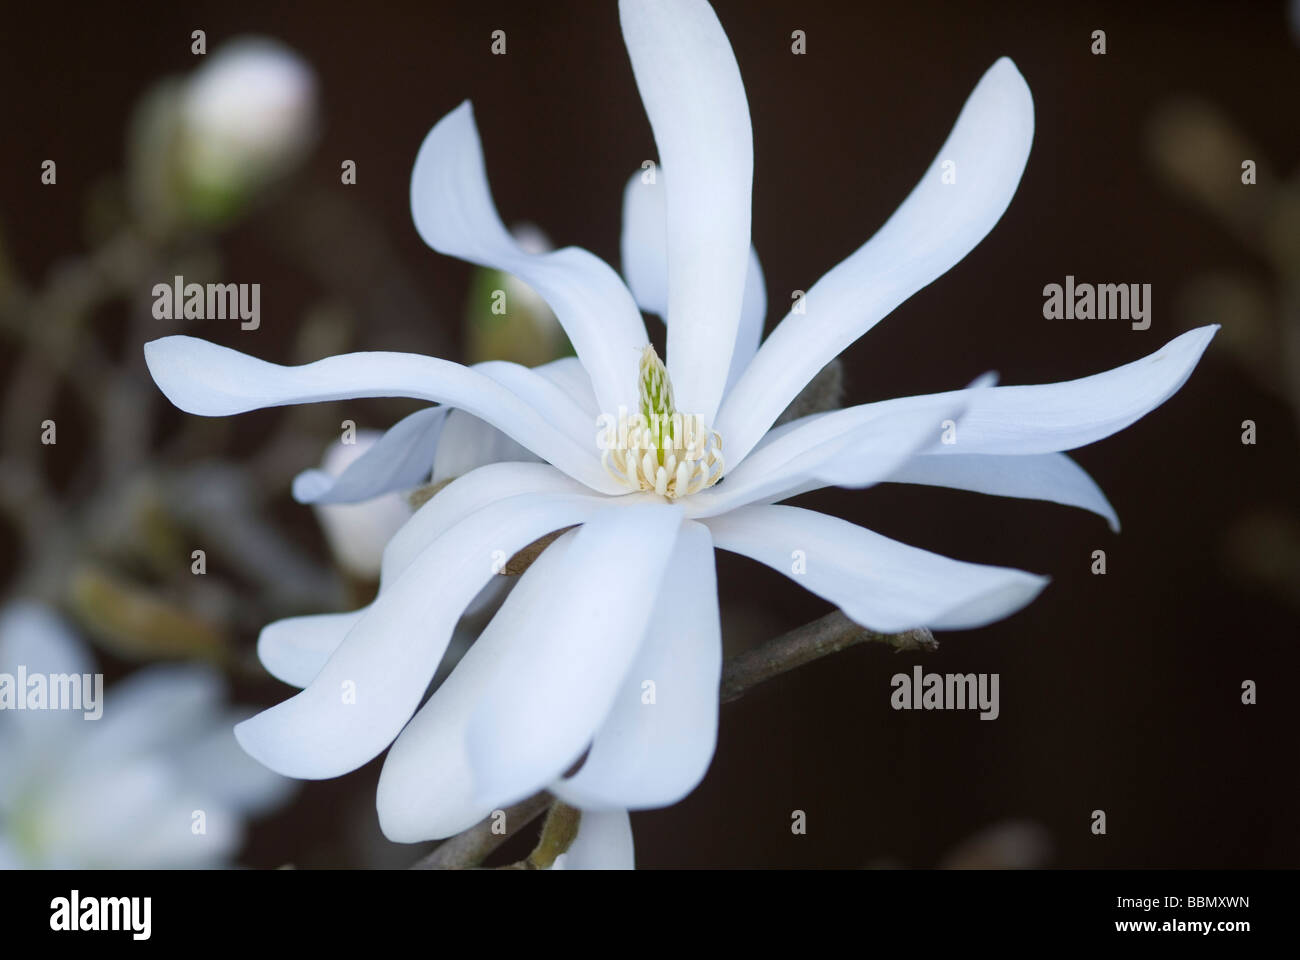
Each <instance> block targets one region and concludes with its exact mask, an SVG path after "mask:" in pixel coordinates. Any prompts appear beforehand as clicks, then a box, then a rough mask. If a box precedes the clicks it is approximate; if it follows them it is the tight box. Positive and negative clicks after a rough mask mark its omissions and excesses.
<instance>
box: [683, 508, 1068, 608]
mask: <svg viewBox="0 0 1300 960" xmlns="http://www.w3.org/2000/svg"><path fill="white" fill-rule="evenodd" d="M704 522H705V524H706V525H707V526H708V528H709V530H710V532H711V533H712V534H713V542H714V543H715V544H716V545H717V546H718V547H720V548H721V549H723V550H730V551H732V552H734V553H739V554H743V555H744V556H747V557H751V558H753V559H755V560H757V561H758V562H759V563H762V564H765V565H766V566H769V567H771V568H772V569H773V570H776V571H777V572H779V573H783V574H785V575H786V576H788V577H790V578H791V579H793V580H794V581H795V582H797V583H799V584H800V585H802V586H803V587H805V588H806V589H808V590H810V591H811V592H813V593H815V594H817V595H818V596H819V597H823V598H824V599H826V600H829V601H830V602H831V603H834V604H835V605H836V606H838V607H839V608H840V609H841V610H843V611H844V613H845V614H847V615H848V616H849V617H850V618H852V619H853V620H854V621H856V622H857V623H860V624H862V625H863V626H864V627H867V628H869V629H872V630H879V631H882V632H885V633H895V632H898V631H901V630H910V629H912V628H914V627H933V628H935V629H946V630H960V629H966V628H970V627H981V626H984V625H985V624H988V623H992V622H994V621H996V620H1001V619H1002V618H1004V617H1007V616H1010V615H1011V614H1012V613H1015V612H1016V611H1017V610H1019V609H1020V608H1021V607H1024V606H1025V605H1027V604H1028V603H1029V602H1030V601H1031V600H1033V599H1034V597H1036V596H1038V593H1039V592H1040V591H1041V590H1042V589H1043V587H1044V586H1046V584H1047V578H1046V577H1040V576H1036V575H1034V574H1032V573H1025V572H1024V571H1023V570H1013V569H1010V568H1008V567H990V566H984V565H983V564H975V563H964V562H962V561H960V560H952V559H949V558H948V557H943V556H940V555H939V554H937V553H930V552H929V551H928V550H921V549H918V548H917V547H910V546H907V545H906V544H903V543H899V542H897V541H896V540H890V539H889V538H888V537H882V536H881V535H880V534H878V533H873V532H872V531H870V530H866V529H863V528H862V527H859V526H855V525H854V524H851V523H848V522H846V521H844V520H840V519H839V518H837V517H830V516H827V515H826V514H823V513H817V512H815V511H812V510H803V509H801V508H799V507H785V506H771V505H759V506H752V507H745V508H743V509H741V510H737V511H733V512H732V513H728V514H726V515H725V516H721V517H713V518H711V519H709V520H706V521H704ZM796 564H797V565H796Z"/></svg>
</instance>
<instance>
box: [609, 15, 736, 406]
mask: <svg viewBox="0 0 1300 960" xmlns="http://www.w3.org/2000/svg"><path fill="white" fill-rule="evenodd" d="M619 15H620V20H621V22H622V25H623V40H624V42H625V43H626V44H627V51H628V56H629V57H631V60H632V72H633V73H634V74H635V75H636V83H637V88H638V89H639V90H640V91H641V100H642V101H643V102H644V104H645V110H646V114H647V116H649V118H650V125H651V127H652V128H653V129H654V135H655V144H656V146H657V147H658V149H659V157H660V160H661V161H662V163H663V166H664V168H665V169H667V170H670V171H671V172H672V175H671V177H670V178H669V179H668V180H666V181H665V183H664V185H663V188H664V189H665V190H666V194H665V197H664V200H665V207H666V224H667V231H666V249H667V260H668V321H669V322H668V373H669V375H670V376H671V377H672V381H673V391H674V393H675V395H676V399H677V408H678V409H679V410H682V411H684V412H688V413H691V414H700V415H702V416H703V417H704V419H705V421H706V422H707V423H712V422H713V420H714V415H715V414H716V413H717V410H718V404H719V402H720V401H721V399H722V391H723V387H724V386H725V385H726V379H727V371H728V369H729V368H730V364H731V355H732V351H733V349H734V347H735V344H736V330H737V327H738V325H739V322H740V305H741V301H742V298H743V296H744V292H745V275H746V272H747V269H748V266H749V225H750V192H751V188H752V186H753V178H754V137H753V132H752V130H751V128H750V123H749V104H748V102H747V101H746V99H745V87H744V84H743V83H741V80H740V69H739V68H738V67H737V66H736V58H735V55H734V54H733V53H732V51H731V44H730V43H729V42H728V41H727V35H726V34H725V33H724V32H723V30H722V25H721V24H720V23H718V18H717V15H716V14H714V12H713V8H712V7H710V6H709V5H708V4H707V3H705V2H704V0H620V2H619Z"/></svg>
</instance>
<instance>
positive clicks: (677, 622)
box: [551, 522, 722, 826]
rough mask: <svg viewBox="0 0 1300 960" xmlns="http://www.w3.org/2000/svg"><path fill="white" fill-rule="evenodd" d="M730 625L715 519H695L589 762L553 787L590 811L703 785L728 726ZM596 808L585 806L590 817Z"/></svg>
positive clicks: (643, 803) (686, 528) (652, 802)
mask: <svg viewBox="0 0 1300 960" xmlns="http://www.w3.org/2000/svg"><path fill="white" fill-rule="evenodd" d="M721 678H722V627H721V623H720V621H719V619H718V586H717V579H716V576H715V574H714V568H713V540H712V539H711V538H710V536H709V531H708V529H707V528H706V527H704V526H703V525H701V524H698V523H692V522H687V523H686V524H684V525H683V526H682V532H681V535H680V537H679V538H678V541H677V546H676V548H675V549H674V551H673V557H672V560H671V562H670V563H669V566H668V572H667V573H666V574H665V575H664V580H663V583H662V584H661V585H660V587H659V596H658V598H657V599H656V601H655V610H654V613H653V615H652V616H651V619H650V625H649V629H648V630H647V631H646V639H645V642H644V643H642V645H641V650H640V652H639V653H638V654H637V656H636V660H635V661H634V662H633V663H632V666H631V668H630V669H629V670H628V672H627V676H626V677H625V678H624V680H623V685H622V687H621V688H620V689H619V691H618V695H617V696H616V697H615V698H614V704H613V707H612V708H611V710H610V713H609V716H608V717H607V718H606V720H605V722H604V724H603V725H602V726H601V728H600V729H599V730H598V731H597V732H596V737H595V740H594V741H593V743H592V746H591V751H590V752H589V753H588V754H587V758H586V760H585V761H583V764H582V767H581V769H579V770H578V772H577V773H576V774H574V775H573V776H572V777H570V778H568V779H565V780H558V781H556V782H555V783H554V784H552V785H551V792H552V793H554V794H555V795H556V796H557V797H559V798H560V799H561V800H563V801H564V802H566V803H568V804H570V805H572V806H575V807H581V808H582V809H583V810H584V811H589V810H617V809H619V808H631V809H634V810H635V809H644V808H648V807H666V806H669V805H671V804H674V803H676V802H677V801H678V800H680V799H682V798H683V797H684V796H686V795H687V794H688V793H690V792H691V791H692V790H694V789H695V787H696V785H697V784H699V782H700V781H701V780H702V779H703V778H704V774H705V772H706V771H707V770H708V769H709V761H710V760H712V759H713V749H714V745H715V744H716V742H717V734H718V686H719V683H720V682H721ZM587 817H588V814H587V813H586V812H584V813H583V824H584V826H585V825H586V823H587Z"/></svg>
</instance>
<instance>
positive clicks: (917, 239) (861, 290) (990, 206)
mask: <svg viewBox="0 0 1300 960" xmlns="http://www.w3.org/2000/svg"><path fill="white" fill-rule="evenodd" d="M1033 136H1034V106H1033V100H1032V98H1031V97H1030V95H1029V87H1028V86H1026V85H1025V81H1024V78H1023V77H1021V75H1020V71H1018V70H1017V69H1016V67H1015V65H1014V64H1013V63H1012V62H1011V61H1010V60H1008V59H1007V58H1005V57H1003V58H1002V59H1001V60H999V61H998V62H997V63H995V64H994V65H993V66H992V67H991V68H990V69H989V71H988V72H987V73H985V74H984V76H983V77H982V78H981V79H980V82H979V83H978V84H977V85H976V86H975V90H974V91H973V92H972V93H971V95H970V98H969V99H968V100H967V101H966V105H965V106H964V107H963V108H962V111H961V114H960V115H959V116H958V117H957V123H956V125H955V126H954V127H953V129H952V133H951V134H949V136H948V139H947V141H946V142H945V143H944V145H943V146H942V147H941V148H940V150H939V153H938V154H937V155H936V156H935V159H934V162H933V163H932V164H931V165H930V169H929V170H927V171H926V173H925V176H923V177H922V178H921V181H920V183H918V184H917V186H916V187H915V189H913V190H912V192H911V194H910V195H909V196H908V197H907V199H906V200H904V201H903V203H902V205H901V206H900V207H899V208H898V209H897V210H896V211H895V212H894V215H893V216H892V217H890V218H889V220H888V221H886V223H885V225H884V226H883V227H881V228H880V229H879V230H878V231H877V232H876V234H875V236H873V237H872V238H871V239H870V240H868V241H867V242H866V243H865V244H863V246H861V247H859V248H858V250H857V251H856V252H855V253H853V254H852V255H851V256H850V257H849V258H848V259H847V260H845V261H843V262H842V263H840V264H839V265H838V266H836V267H835V268H834V269H832V270H831V271H830V272H829V273H827V274H826V275H825V276H823V277H822V278H821V279H820V280H818V281H817V282H816V283H815V284H814V285H813V286H812V288H811V289H810V290H809V291H808V293H807V294H806V295H805V297H804V300H803V311H804V312H803V313H802V314H794V313H791V314H789V315H787V316H786V318H785V319H784V320H782V321H781V322H780V323H779V324H778V325H777V327H776V329H775V330H773V331H772V334H771V335H770V336H769V337H768V338H767V340H766V341H765V342H764V343H763V346H762V347H760V348H759V351H758V353H757V354H756V355H755V356H754V360H753V362H752V363H751V364H750V365H749V368H748V369H747V370H746V371H745V373H744V374H743V375H742V376H741V378H740V380H739V381H738V382H737V383H736V386H735V388H734V389H733V390H732V391H731V392H730V393H729V394H728V395H727V400H726V403H724V404H723V407H722V410H721V412H720V413H719V416H718V419H717V420H716V421H715V422H714V425H715V427H716V428H717V429H718V431H719V432H720V433H721V434H722V437H723V442H724V443H725V444H726V451H727V462H728V463H729V464H730V465H731V466H732V467H733V468H734V467H735V466H736V465H738V464H739V463H740V462H741V461H742V460H743V459H744V458H745V455H746V454H748V453H749V451H750V450H751V449H752V448H753V447H754V444H756V443H757V442H758V440H759V438H761V437H762V435H763V433H764V431H766V430H767V428H768V427H769V426H771V424H772V423H773V422H774V421H775V420H776V418H777V417H778V416H780V415H781V411H783V410H784V409H785V408H786V407H787V406H788V405H789V404H790V401H791V400H793V399H794V398H795V396H797V395H798V393H799V391H800V390H801V389H803V386H804V384H806V383H808V381H809V380H811V379H812V378H813V377H814V376H816V375H817V372H818V371H820V370H821V369H822V367H824V366H825V365H826V364H827V363H829V362H830V361H831V360H832V359H833V358H834V357H836V356H837V355H839V353H840V352H841V351H843V350H844V349H845V348H846V347H848V346H849V344H851V343H853V341H855V340H857V339H858V337H860V336H862V334H864V333H866V332H867V331H868V330H869V329H871V327H873V326H874V325H875V324H876V323H877V322H879V321H880V320H881V319H882V318H883V317H885V316H887V315H888V314H889V313H890V312H891V311H892V310H893V309H894V308H895V307H897V306H898V305H899V304H900V303H902V302H903V301H904V300H906V299H907V298H908V297H910V296H912V294H914V293H916V291H918V290H920V289H921V288H922V287H925V286H927V285H928V284H930V283H932V282H933V281H934V280H936V279H937V278H939V277H940V276H942V275H943V274H944V273H946V272H947V271H948V270H950V269H951V268H952V267H953V266H954V265H955V264H956V263H957V262H958V261H960V260H961V259H962V258H963V257H965V256H966V254H968V253H969V252H970V251H971V250H972V249H974V247H975V245H976V244H978V243H979V242H980V241H981V240H982V239H983V238H984V237H985V235H987V234H988V232H989V231H990V230H992V229H993V226H994V225H995V224H996V223H997V222H998V220H999V219H1000V218H1001V217H1002V214H1003V212H1004V211H1005V210H1006V208H1007V205H1008V204H1009V203H1010V202H1011V197H1012V194H1014V193H1015V190H1016V186H1017V185H1018V184H1019V183H1020V175H1021V173H1023V171H1024V169H1025V161H1026V160H1027V159H1028V157H1029V146H1030V143H1031V141H1032V140H1033ZM949 161H951V162H952V163H953V164H954V166H953V167H950V168H946V167H945V164H947V163H948V162H949ZM946 170H954V171H955V173H956V180H955V182H948V183H945V182H944V180H945V176H944V174H945V171H946ZM947 179H949V180H951V178H947ZM669 358H670V359H671V351H670V354H669ZM675 376H676V375H675V374H674V378H675Z"/></svg>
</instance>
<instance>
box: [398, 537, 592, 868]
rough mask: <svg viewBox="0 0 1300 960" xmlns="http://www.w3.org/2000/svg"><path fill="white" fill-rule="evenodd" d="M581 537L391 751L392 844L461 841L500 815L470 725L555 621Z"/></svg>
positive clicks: (545, 568)
mask: <svg viewBox="0 0 1300 960" xmlns="http://www.w3.org/2000/svg"><path fill="white" fill-rule="evenodd" d="M576 536H577V531H573V530H571V531H569V532H568V533H566V534H564V535H563V536H561V537H559V538H558V539H557V540H556V541H555V542H554V543H552V544H551V545H550V546H549V547H547V548H546V549H545V550H543V551H542V553H541V554H539V555H538V557H537V559H536V560H534V561H533V563H532V565H531V566H529V568H528V569H527V570H525V571H524V573H523V575H522V576H521V577H520V578H519V583H518V584H516V586H515V588H514V589H513V590H512V591H510V595H509V596H508V597H506V599H505V601H504V602H503V603H502V604H501V609H499V610H498V611H497V612H496V615H495V616H494V617H493V618H492V620H491V621H490V622H489V623H488V625H487V627H486V628H484V630H483V633H482V634H481V635H480V636H479V638H478V640H476V641H475V642H474V644H473V645H472V646H471V647H470V648H469V650H467V651H466V652H465V655H464V657H462V658H461V661H460V663H458V664H456V667H455V669H454V670H452V671H451V675H450V676H448V677H447V679H446V680H444V681H443V683H442V686H440V687H439V688H438V689H437V690H435V691H434V692H433V695H432V696H430V697H429V700H428V702H427V703H426V704H425V705H424V706H423V707H421V708H420V710H419V712H417V713H416V715H415V717H414V718H413V719H412V720H411V722H410V723H409V724H407V726H406V729H405V730H403V731H402V732H401V734H400V735H399V736H398V738H397V740H396V742H395V743H394V744H393V747H392V749H391V750H389V751H388V756H387V757H386V758H385V759H384V768H383V772H382V773H381V774H380V775H379V791H378V795H377V797H376V806H377V809H378V811H379V825H380V827H381V829H382V830H383V831H384V836H386V837H388V839H389V840H393V841H395V842H397V843H417V842H419V841H421V840H432V839H437V838H441V837H449V836H453V835H454V834H457V833H459V832H460V831H462V830H464V829H466V828H467V827H470V826H472V825H473V824H475V823H478V822H479V821H480V820H482V819H483V818H484V817H486V816H487V815H488V814H489V813H490V812H491V811H492V809H493V804H492V803H490V802H485V801H483V800H482V799H481V798H479V796H478V795H477V793H476V791H475V789H474V771H473V769H472V767H471V765H470V757H469V751H468V749H467V747H466V734H467V731H468V729H469V723H470V719H471V717H472V716H473V715H474V712H475V710H476V709H477V708H478V706H479V704H480V703H481V702H482V701H483V698H484V697H485V696H486V695H487V693H488V691H489V690H491V688H492V684H493V682H494V678H495V677H496V676H497V675H498V674H499V673H500V672H501V671H502V670H503V669H508V666H509V664H510V657H511V650H512V648H514V647H516V646H521V645H528V644H532V643H533V642H534V640H535V638H534V636H533V631H534V629H535V627H536V625H537V624H538V623H539V622H542V621H544V620H545V619H546V618H547V617H548V616H550V614H551V610H552V609H553V603H554V601H553V595H554V592H555V591H556V590H558V589H559V588H560V584H561V582H562V580H563V578H564V577H565V576H567V575H568V572H569V568H568V567H567V566H566V565H565V564H564V563H563V559H564V555H565V551H566V550H567V549H568V545H569V544H570V543H572V542H573V539H574V537H576ZM506 826H507V829H508V828H509V826H510V825H509V824H507V825H506Z"/></svg>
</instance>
